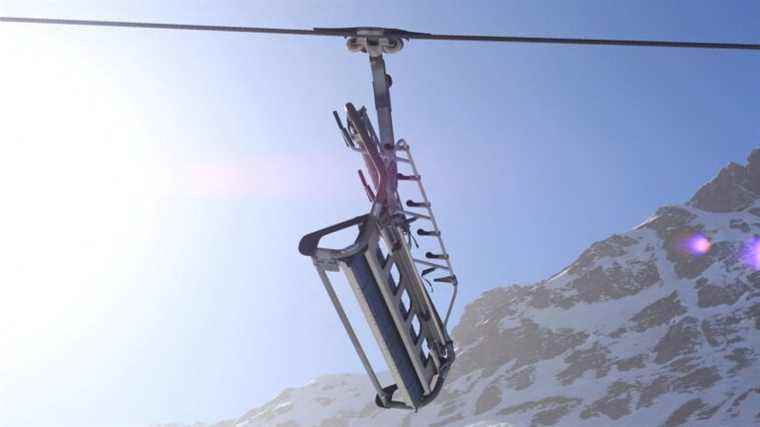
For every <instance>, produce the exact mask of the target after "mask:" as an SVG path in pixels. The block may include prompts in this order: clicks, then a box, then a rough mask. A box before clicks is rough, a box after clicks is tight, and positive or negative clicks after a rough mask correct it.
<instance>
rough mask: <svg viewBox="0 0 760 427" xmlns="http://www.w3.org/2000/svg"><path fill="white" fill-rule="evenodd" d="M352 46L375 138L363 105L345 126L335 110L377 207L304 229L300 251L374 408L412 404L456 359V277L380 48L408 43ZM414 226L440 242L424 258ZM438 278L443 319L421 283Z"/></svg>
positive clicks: (427, 395)
mask: <svg viewBox="0 0 760 427" xmlns="http://www.w3.org/2000/svg"><path fill="white" fill-rule="evenodd" d="M347 45H348V47H349V49H350V50H352V51H361V52H365V53H368V54H369V57H370V65H371V69H372V77H373V89H374V95H375V107H376V109H377V115H378V127H379V136H378V135H377V133H375V130H374V127H373V126H372V122H371V120H370V119H369V116H368V115H367V110H366V108H363V107H362V108H361V109H357V108H356V107H354V105H353V104H351V103H348V104H346V107H345V112H346V125H344V124H343V121H342V120H341V118H340V116H339V115H338V113H337V112H333V115H334V116H335V120H336V123H337V125H338V128H339V130H340V132H341V135H342V136H343V140H344V142H345V144H346V146H347V147H348V148H350V149H352V150H354V151H356V152H358V153H360V154H361V155H362V157H363V158H364V162H365V164H366V167H367V171H368V174H369V178H370V179H369V182H368V180H367V178H366V176H365V175H364V173H363V172H362V171H361V170H360V171H359V178H360V181H361V184H362V186H363V188H364V191H365V192H366V193H367V197H368V198H369V200H370V202H371V208H370V211H369V213H367V214H365V215H361V216H358V217H356V218H353V219H350V220H348V221H344V222H341V223H339V224H335V225H333V226H331V227H327V228H324V229H321V230H318V231H315V232H313V233H310V234H307V235H306V236H304V237H303V238H302V239H301V242H300V244H299V251H300V252H301V253H302V254H303V255H306V256H309V257H311V258H312V260H313V262H314V265H315V267H316V269H317V272H318V273H319V277H320V278H321V280H322V283H323V284H324V286H325V289H326V290H327V293H328V295H329V297H330V299H331V301H332V303H333V305H334V306H335V309H336V311H337V312H338V316H339V317H340V319H341V322H342V323H343V326H344V327H345V329H346V332H347V333H348V336H349V338H350V339H351V342H352V344H353V345H354V348H355V349H356V352H357V353H358V355H359V358H360V359H361V361H362V363H363V365H364V368H365V369H366V371H367V374H368V375H369V377H370V380H371V382H372V384H373V386H374V387H375V389H376V391H377V396H376V398H375V402H376V403H377V405H378V406H380V407H383V408H405V409H414V410H416V409H418V408H420V407H422V406H425V405H426V404H428V403H430V402H431V401H432V400H433V399H435V397H436V396H437V395H438V393H439V392H440V390H441V388H442V386H443V384H444V381H445V379H446V375H447V374H448V372H449V369H450V368H451V365H452V363H453V362H454V358H455V354H454V345H453V342H452V340H451V338H450V337H449V334H448V331H447V330H446V324H447V322H448V318H449V315H450V314H451V308H452V306H453V303H454V299H455V298H456V286H457V278H456V275H455V274H454V271H453V268H452V266H451V260H450V257H449V254H448V253H447V252H446V249H445V246H444V244H443V240H442V237H441V231H440V229H439V228H438V224H437V222H436V220H435V216H434V214H433V211H432V208H431V204H430V201H429V200H428V198H427V193H426V192H425V189H424V187H423V185H422V177H421V176H420V174H419V172H418V170H417V166H416V165H415V163H414V159H413V158H412V155H411V151H410V148H409V144H407V143H406V142H405V141H404V140H399V141H397V142H394V137H393V125H392V121H391V108H390V107H391V106H390V92H389V87H390V85H391V79H390V76H388V75H387V74H386V72H385V63H384V61H383V57H382V54H383V53H393V52H396V51H398V50H399V49H400V48H401V47H402V46H403V41H402V40H401V39H400V38H396V39H389V38H383V37H376V38H372V37H368V38H361V37H352V38H349V40H348V43H347ZM399 164H405V165H406V167H407V168H408V169H409V171H408V172H407V174H403V173H399V171H398V167H399ZM400 181H406V182H410V183H416V184H417V189H418V191H419V197H420V200H418V201H413V200H408V201H407V202H406V204H405V206H404V204H403V203H402V202H401V199H400V197H399V193H398V184H399V182H400ZM413 223H414V224H415V225H417V224H424V223H427V225H426V226H427V227H428V229H425V228H419V229H418V230H417V236H419V237H420V238H423V237H430V238H435V239H436V241H437V244H438V247H439V252H438V253H433V252H427V253H425V254H424V255H423V256H424V258H425V259H423V257H422V256H420V257H417V256H415V255H414V252H415V251H416V250H417V249H418V248H417V246H416V245H415V244H414V243H416V240H415V237H414V235H413V233H412V231H411V230H412V228H413ZM352 227H355V228H356V230H357V234H356V239H355V240H354V243H353V244H351V245H349V246H347V247H344V248H325V247H321V246H320V240H321V239H322V238H323V237H325V236H328V235H330V234H333V233H337V232H339V231H342V230H346V229H348V228H352ZM418 265H421V266H422V267H423V268H424V270H423V271H422V272H420V271H418V269H417V266H418ZM328 271H342V272H343V273H344V274H345V275H346V277H347V279H348V283H349V285H350V287H351V289H352V290H353V293H354V295H355V296H356V298H357V300H358V303H359V307H360V308H361V310H362V312H363V314H364V317H365V318H366V320H367V323H368V324H369V327H370V330H371V331H372V334H373V336H374V338H375V340H376V341H377V344H378V346H379V348H380V351H381V353H382V354H383V357H384V359H385V362H386V364H387V365H388V368H389V370H390V373H391V376H392V378H393V380H394V381H395V384H392V385H389V386H383V385H382V384H381V383H380V380H379V379H378V377H377V374H376V373H375V371H374V369H373V367H372V365H371V363H370V362H369V359H368V358H367V355H366V353H365V352H364V349H363V347H362V345H361V343H360V342H359V340H358V339H357V337H356V333H355V332H354V329H353V327H352V326H351V322H350V321H349V319H348V317H347V316H346V313H345V311H344V309H343V307H342V305H341V302H340V300H339V298H338V296H337V294H336V293H335V290H334V288H333V286H332V283H331V282H330V278H329V276H328V274H327V272H328ZM435 272H441V273H443V274H444V275H443V276H441V277H438V278H435V279H433V281H432V282H431V281H430V280H429V279H428V277H427V276H428V275H429V274H432V273H435ZM431 277H432V276H431ZM432 283H446V284H450V285H452V286H453V289H454V292H453V293H452V298H451V301H450V303H449V307H448V310H447V312H446V316H445V318H444V319H443V320H442V319H441V316H440V315H439V314H438V310H437V309H436V307H435V305H434V303H433V301H432V299H431V298H430V295H429V294H428V290H427V289H426V287H425V285H426V284H429V285H431V286H432Z"/></svg>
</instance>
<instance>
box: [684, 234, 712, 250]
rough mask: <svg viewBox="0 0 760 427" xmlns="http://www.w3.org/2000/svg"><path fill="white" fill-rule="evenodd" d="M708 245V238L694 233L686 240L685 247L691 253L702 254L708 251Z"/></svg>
mask: <svg viewBox="0 0 760 427" xmlns="http://www.w3.org/2000/svg"><path fill="white" fill-rule="evenodd" d="M710 246H711V244H710V240H708V239H707V237H705V236H703V235H701V234H695V235H693V236H691V237H690V238H688V239H687V241H686V247H687V249H688V251H689V253H691V254H692V255H704V254H706V253H707V252H709V251H710Z"/></svg>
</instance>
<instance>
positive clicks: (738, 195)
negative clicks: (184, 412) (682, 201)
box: [688, 148, 760, 212]
mask: <svg viewBox="0 0 760 427" xmlns="http://www.w3.org/2000/svg"><path fill="white" fill-rule="evenodd" d="M758 197H760V148H755V149H753V150H752V152H751V153H750V154H749V156H748V157H747V166H742V165H740V164H738V163H734V162H731V163H729V164H728V165H727V166H726V167H724V168H723V169H721V170H720V172H718V175H717V176H716V177H715V178H713V179H712V180H711V181H710V182H708V183H707V184H705V185H703V186H702V188H700V189H699V191H697V193H696V194H694V197H692V198H691V200H689V203H688V204H689V205H690V206H694V207H695V208H698V209H701V210H704V211H708V212H734V211H741V210H744V209H746V208H747V207H749V206H750V205H752V203H753V202H754V201H755V200H756V199H757V198H758Z"/></svg>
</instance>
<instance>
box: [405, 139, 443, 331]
mask: <svg viewBox="0 0 760 427" xmlns="http://www.w3.org/2000/svg"><path fill="white" fill-rule="evenodd" d="M396 151H397V152H403V153H404V155H405V157H399V156H398V155H396V161H397V162H400V163H405V164H408V165H409V166H410V168H411V172H412V174H411V175H403V174H399V175H398V179H399V181H415V182H416V183H417V188H418V190H419V193H420V196H421V197H422V201H420V202H415V201H413V200H407V201H406V207H407V208H410V209H425V211H426V214H421V213H419V212H415V211H410V210H403V211H402V212H401V213H403V214H404V215H405V216H408V217H411V218H415V219H420V220H425V221H428V222H430V225H431V226H432V230H423V229H418V230H417V235H418V236H421V237H435V238H436V241H437V243H438V249H439V252H438V253H432V252H427V253H425V258H427V259H433V260H442V261H444V262H445V263H444V264H441V263H439V262H432V261H427V260H424V259H420V258H418V257H413V259H414V262H415V263H417V264H420V265H423V266H425V267H426V268H425V270H423V271H422V274H421V276H422V278H423V279H425V276H426V275H428V274H430V273H433V272H435V271H436V270H442V271H445V272H448V275H446V276H441V277H438V278H435V279H433V282H436V283H448V284H450V285H451V286H452V295H451V301H450V302H449V307H448V309H447V310H446V316H445V317H444V320H443V325H444V327H446V326H447V325H448V322H449V317H450V316H451V310H452V309H453V307H454V302H455V301H456V297H457V289H458V286H457V285H458V281H457V276H456V274H455V273H454V267H453V265H452V264H451V255H450V254H449V253H448V251H447V250H446V244H445V243H444V242H443V237H442V235H441V234H442V233H441V229H440V228H439V226H438V221H436V219H435V214H434V213H433V207H432V205H431V203H430V199H428V196H427V192H426V191H425V187H424V186H423V185H422V175H420V173H419V171H418V169H417V165H416V164H415V163H414V157H412V152H411V149H410V147H409V144H408V143H407V142H406V141H405V140H403V139H400V140H399V141H398V142H397V143H396ZM410 233H411V230H410ZM409 249H410V250H413V248H412V247H411V246H410V248H409Z"/></svg>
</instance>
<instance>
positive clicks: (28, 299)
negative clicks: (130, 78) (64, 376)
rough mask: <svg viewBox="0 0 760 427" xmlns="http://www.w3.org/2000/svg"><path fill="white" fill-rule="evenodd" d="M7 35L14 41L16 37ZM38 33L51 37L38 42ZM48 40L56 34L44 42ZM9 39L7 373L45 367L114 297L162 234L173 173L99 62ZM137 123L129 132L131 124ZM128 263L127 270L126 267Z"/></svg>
mask: <svg viewBox="0 0 760 427" xmlns="http://www.w3.org/2000/svg"><path fill="white" fill-rule="evenodd" d="M4 33H12V31H11V30H6V31H4ZM36 34H40V33H39V32H38V33H36ZM42 34H47V33H42ZM12 36H13V34H3V36H2V37H0V52H3V56H5V57H9V56H11V55H12V57H13V58H15V59H14V62H13V63H12V64H4V65H3V73H2V81H1V82H0V87H1V88H2V94H3V102H2V103H0V117H3V130H2V144H0V147H1V148H0V194H2V206H1V210H0V236H2V240H0V259H2V260H3V261H2V263H0V292H2V294H3V298H2V299H0V347H2V348H3V352H2V353H0V363H2V364H5V365H6V366H8V363H10V365H11V366H13V365H14V363H11V362H19V361H20V360H23V359H24V358H25V357H28V356H30V355H32V354H34V355H35V357H39V353H40V352H41V351H42V352H44V350H45V347H46V346H48V345H49V344H50V343H51V342H54V341H55V340H56V339H57V337H58V336H59V335H60V334H61V333H62V331H63V330H64V329H66V330H69V331H70V330H71V328H72V327H73V328H76V327H77V326H76V325H77V324H78V323H79V322H82V321H83V320H84V319H85V318H86V317H87V316H88V315H91V314H92V313H93V311H95V310H97V309H101V308H102V307H100V306H102V304H107V303H109V301H110V298H112V297H113V295H115V293H116V291H117V289H115V288H116V287H117V286H118V285H117V284H116V283H115V281H113V280H108V278H109V277H113V275H114V274H115V272H117V271H118V270H119V269H123V268H125V265H126V262H127V261H128V260H129V259H130V257H132V258H134V257H136V256H138V254H139V251H140V249H141V247H142V246H143V245H144V244H145V241H146V240H147V239H149V238H150V237H151V236H152V230H154V228H155V227H157V224H158V211H157V203H158V201H159V200H160V198H161V196H162V192H163V191H164V190H165V186H164V185H163V183H165V182H166V175H165V173H164V171H162V169H161V167H160V166H159V165H160V162H158V161H157V160H156V159H155V157H154V154H155V153H153V152H151V150H150V149H149V148H148V145H147V144H145V140H147V138H146V137H145V135H141V134H140V129H139V127H138V128H137V129H135V127H134V126H133V124H135V123H140V122H141V120H142V119H143V118H142V117H140V112H139V110H138V109H137V108H130V107H128V106H129V104H130V100H129V98H128V97H126V96H125V94H124V93H122V92H121V91H120V90H119V87H118V83H117V82H115V81H110V80H109V79H107V78H104V77H103V76H101V75H99V74H98V73H97V72H94V71H93V70H96V67H95V66H94V64H92V63H91V60H90V61H88V60H87V58H88V57H89V58H92V53H90V54H89V56H88V53H87V52H86V51H82V50H78V49H77V48H74V47H71V46H67V45H64V44H63V43H61V42H56V41H55V40H54V39H52V38H51V37H49V36H47V37H44V36H40V35H36V36H34V35H32V34H31V33H30V32H24V38H25V42H24V43H22V44H14V42H13V40H14V37H12ZM125 123H130V126H129V127H130V128H127V127H126V126H125ZM125 260H126V261H125Z"/></svg>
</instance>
